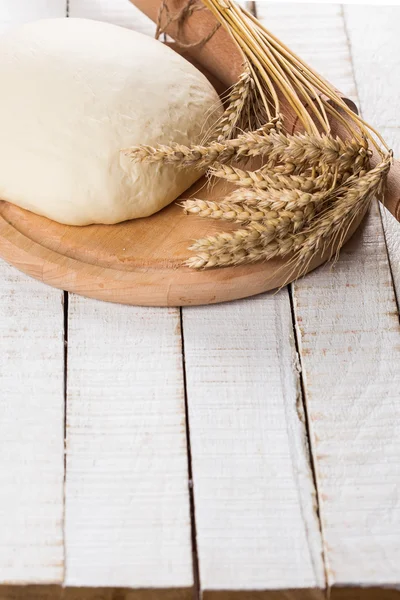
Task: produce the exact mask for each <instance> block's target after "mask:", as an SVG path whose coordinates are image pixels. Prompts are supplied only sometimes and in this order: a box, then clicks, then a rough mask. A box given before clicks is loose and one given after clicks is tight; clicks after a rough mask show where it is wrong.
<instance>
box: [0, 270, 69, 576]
mask: <svg viewBox="0 0 400 600" xmlns="http://www.w3.org/2000/svg"><path fill="white" fill-rule="evenodd" d="M0 312H1V318H0V355H1V362H0V584H3V583H7V582H13V583H20V584H22V583H51V582H60V581H62V578H63V558H64V552H63V479H64V393H63V382H64V360H63V353H64V338H63V312H62V304H61V295H60V293H59V292H56V291H54V290H51V289H49V288H44V287H43V286H42V285H40V284H39V283H37V282H36V281H34V280H32V279H29V278H28V277H27V276H23V275H20V274H19V273H18V272H16V271H15V270H14V269H12V268H11V267H9V266H8V265H5V264H4V263H3V262H1V263H0Z"/></svg>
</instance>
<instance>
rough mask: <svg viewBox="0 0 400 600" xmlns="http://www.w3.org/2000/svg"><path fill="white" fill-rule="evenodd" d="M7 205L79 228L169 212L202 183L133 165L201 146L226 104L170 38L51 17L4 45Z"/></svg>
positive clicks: (0, 146)
mask: <svg viewBox="0 0 400 600" xmlns="http://www.w3.org/2000/svg"><path fill="white" fill-rule="evenodd" d="M0 84H1V94H0V198H2V199H3V200H8V201H9V202H12V203H14V204H17V205H18V206H20V207H22V208H25V209H28V210H30V211H32V212H35V213H38V214H40V215H44V216H46V217H48V218H50V219H53V220H55V221H59V222H61V223H66V224H69V225H87V224H90V223H118V222H121V221H125V220H127V219H134V218H138V217H146V216H148V215H151V214H153V213H154V212H156V211H158V210H160V209H161V208H163V207H164V206H166V205H167V204H169V203H170V202H172V201H173V200H175V199H176V198H177V197H178V196H179V195H180V194H181V193H182V192H184V191H185V190H186V189H187V188H188V187H189V186H190V185H191V184H192V183H194V181H196V179H198V177H199V172H198V171H196V170H193V169H189V170H188V169H186V170H184V171H182V170H180V169H178V168H177V167H175V166H161V165H154V164H153V165H141V164H133V163H132V162H131V161H130V160H129V159H128V158H126V157H125V156H124V155H123V154H122V153H121V152H120V151H121V149H123V148H127V147H129V146H134V145H138V144H149V145H152V146H153V145H155V144H169V143H170V142H172V141H174V142H178V143H180V144H185V145H190V144H193V143H199V142H200V141H201V138H202V136H203V135H204V132H205V131H206V130H207V128H208V127H209V126H210V125H211V124H212V122H215V121H216V120H217V118H219V117H220V115H221V112H222V105H221V102H220V100H219V97H218V95H217V93H216V91H215V90H214V88H213V87H212V86H211V84H210V83H209V82H208V80H207V79H206V78H205V77H204V76H203V75H202V73H200V72H199V71H198V70H197V69H196V68H195V67H194V66H193V65H191V64H190V63H189V62H187V61H186V60H185V59H184V58H182V57H181V56H179V55H178V54H176V53H175V52H174V51H173V50H171V49H170V48H168V47H165V46H164V45H163V44H161V43H160V42H157V41H155V40H154V39H152V38H150V37H147V36H144V35H142V34H140V33H136V32H133V31H130V30H128V29H124V28H121V27H117V26H114V25H109V24H106V23H100V22H96V21H89V20H86V19H49V20H43V21H38V22H35V23H30V24H28V25H23V26H22V27H19V28H18V29H16V30H13V31H10V32H8V33H6V34H5V35H3V36H2V37H1V38H0Z"/></svg>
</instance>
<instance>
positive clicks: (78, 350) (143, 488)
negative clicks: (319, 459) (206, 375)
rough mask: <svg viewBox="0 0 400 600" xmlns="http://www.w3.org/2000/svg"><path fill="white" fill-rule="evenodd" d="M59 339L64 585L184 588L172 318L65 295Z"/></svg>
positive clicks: (186, 547) (182, 473) (185, 515)
mask: <svg viewBox="0 0 400 600" xmlns="http://www.w3.org/2000/svg"><path fill="white" fill-rule="evenodd" d="M68 340H69V352H68V403H67V477H66V530H65V540H66V579H65V582H66V584H67V585H68V586H93V587H97V586H106V587H112V586H114V587H123V586H125V587H131V588H167V589H168V588H190V587H191V586H192V583H193V576H192V553H191V541H190V517H189V502H188V477H187V455H186V432H185V406H184V393H183V381H182V354H181V335H180V319H179V311H178V310H177V309H161V310H157V309H143V308H130V307H124V306H119V305H113V304H102V303H98V302H95V301H90V300H85V299H83V298H80V297H77V296H74V295H71V296H70V304H69V337H68Z"/></svg>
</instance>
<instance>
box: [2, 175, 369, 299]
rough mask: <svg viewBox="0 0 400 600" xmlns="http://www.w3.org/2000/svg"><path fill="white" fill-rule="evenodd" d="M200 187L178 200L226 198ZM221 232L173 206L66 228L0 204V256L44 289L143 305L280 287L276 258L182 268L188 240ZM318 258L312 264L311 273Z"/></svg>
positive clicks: (285, 271)
mask: <svg viewBox="0 0 400 600" xmlns="http://www.w3.org/2000/svg"><path fill="white" fill-rule="evenodd" d="M204 183H205V182H204V179H202V180H200V181H199V182H198V184H196V186H194V187H193V188H192V189H191V190H189V192H188V193H187V194H185V197H189V196H190V195H193V194H196V192H197V193H198V195H199V196H201V197H202V198H208V199H212V198H216V197H220V196H221V195H222V194H226V192H227V189H226V187H225V186H223V187H222V186H221V185H216V186H214V187H212V188H209V187H208V186H205V185H204ZM200 188H201V189H200ZM357 225H358V223H357ZM227 227H229V225H227V224H226V223H224V224H223V225H222V227H221V224H220V223H218V222H213V221H210V220H208V219H200V218H198V217H194V216H186V215H185V214H184V213H183V210H182V208H181V207H180V206H179V205H178V204H177V203H175V204H172V205H170V206H168V207H167V208H165V209H164V210H162V211H161V212H159V213H157V214H155V215H153V216H152V217H147V218H146V219H138V220H134V221H129V222H126V223H121V224H119V225H90V226H87V227H70V226H66V225H61V224H59V223H56V222H54V221H50V220H48V219H46V218H44V217H40V216H38V215H35V214H33V213H30V212H28V211H25V210H22V209H20V208H18V207H16V206H14V205H12V204H9V203H8V202H4V201H1V202H0V256H1V257H2V258H4V259H5V260H6V261H7V262H9V263H11V264H12V265H14V266H15V267H17V268H18V269H19V270H21V271H23V272H24V273H27V274H28V275H31V276H32V277H34V278H36V279H38V280H40V281H43V282H44V283H47V284H49V285H51V286H54V287H57V288H60V289H64V290H68V291H70V292H75V293H77V294H81V295H83V296H88V297H91V298H97V299H99V300H106V301H109V302H118V303H122V304H131V305H142V306H187V305H199V304H212V303H216V302H225V301H229V300H235V299H239V298H245V297H247V296H252V295H255V294H260V293H261V292H265V291H267V290H271V289H274V288H277V287H280V286H282V285H284V284H285V283H286V282H287V280H288V277H289V275H290V270H291V269H290V268H289V267H288V265H287V263H286V262H285V261H283V260H281V259H276V260H271V261H268V262H262V263H256V264H254V265H243V266H238V267H229V268H221V269H212V270H208V271H199V272H198V271H193V270H191V269H188V268H187V267H184V266H183V262H184V261H185V259H187V258H188V257H189V256H191V252H190V250H188V246H189V245H190V243H191V241H192V240H194V239H197V238H199V237H203V236H204V235H208V234H211V233H213V232H215V231H220V230H221V229H222V228H223V229H225V230H226V228H227ZM354 229H355V227H354V228H353V231H354ZM325 259H326V256H325V257H323V256H320V257H318V258H317V259H316V260H315V261H314V262H313V263H312V264H311V265H310V269H313V268H315V267H317V266H318V265H320V264H321V263H322V262H324V260H325Z"/></svg>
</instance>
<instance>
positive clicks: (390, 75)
mask: <svg viewBox="0 0 400 600" xmlns="http://www.w3.org/2000/svg"><path fill="white" fill-rule="evenodd" d="M344 14H345V19H346V25H347V30H348V33H349V38H350V43H351V53H352V57H353V63H354V72H355V77H356V80H357V86H358V89H359V96H360V102H361V107H362V110H363V114H364V116H365V117H366V118H367V119H368V120H370V121H371V122H372V123H374V124H375V125H376V126H377V127H378V128H379V130H380V131H381V132H382V133H383V134H384V135H385V137H386V138H387V141H388V143H389V144H390V145H391V147H392V148H393V150H394V152H395V155H396V156H397V157H398V156H400V125H399V114H400V82H399V81H400V80H399V75H400V62H399V56H400V38H399V35H398V23H399V20H400V6H396V7H394V6H392V7H388V6H384V7H382V6H381V7H377V6H368V7H366V8H365V9H364V10H360V9H359V8H357V7H354V6H348V7H346V8H345V13H344ZM371 82H373V85H371ZM381 212H382V217H383V223H384V228H385V234H386V241H387V247H388V251H389V257H390V262H391V267H392V273H393V278H394V283H395V288H396V292H397V298H398V301H399V299H400V225H399V223H398V222H397V221H396V220H395V219H394V218H393V217H392V215H390V214H389V213H388V212H387V211H385V210H382V211H381Z"/></svg>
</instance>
